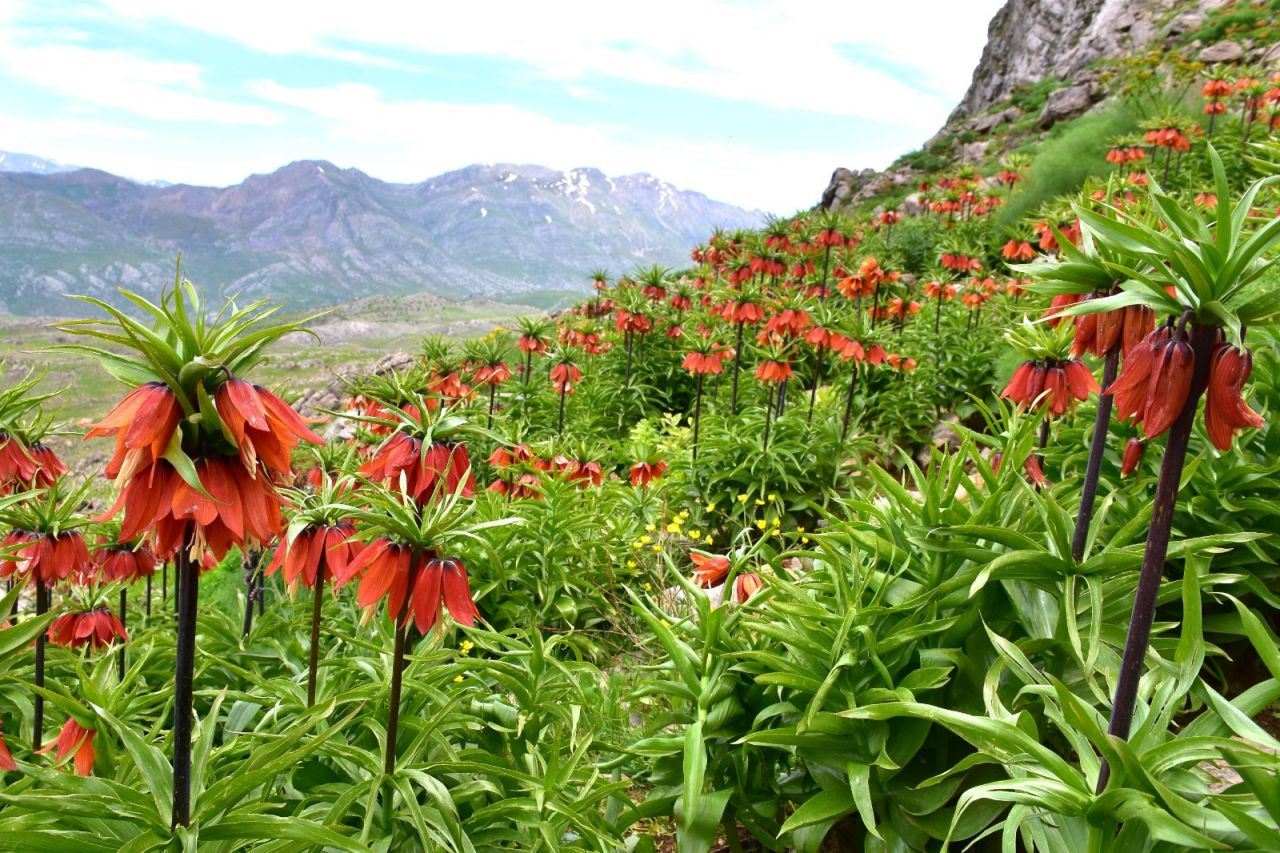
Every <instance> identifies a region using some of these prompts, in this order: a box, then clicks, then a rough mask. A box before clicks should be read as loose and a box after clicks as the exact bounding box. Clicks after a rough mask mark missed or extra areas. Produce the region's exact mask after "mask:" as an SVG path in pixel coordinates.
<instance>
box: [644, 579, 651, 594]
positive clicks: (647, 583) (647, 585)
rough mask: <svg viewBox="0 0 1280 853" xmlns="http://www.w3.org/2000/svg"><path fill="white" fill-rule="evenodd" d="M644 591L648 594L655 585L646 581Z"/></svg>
mask: <svg viewBox="0 0 1280 853" xmlns="http://www.w3.org/2000/svg"><path fill="white" fill-rule="evenodd" d="M644 589H645V592H648V591H649V590H651V589H653V584H651V583H649V582H648V581H645V582H644Z"/></svg>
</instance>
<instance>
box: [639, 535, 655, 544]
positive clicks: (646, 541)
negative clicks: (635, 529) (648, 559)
mask: <svg viewBox="0 0 1280 853" xmlns="http://www.w3.org/2000/svg"><path fill="white" fill-rule="evenodd" d="M652 541H653V539H651V538H650V537H648V536H641V537H640V544H641V545H648V544H649V543H650V542H652Z"/></svg>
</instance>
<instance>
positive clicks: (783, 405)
mask: <svg viewBox="0 0 1280 853" xmlns="http://www.w3.org/2000/svg"><path fill="white" fill-rule="evenodd" d="M786 410H787V380H785V379H783V380H782V381H781V382H779V383H778V417H782V413H783V412H785V411H786Z"/></svg>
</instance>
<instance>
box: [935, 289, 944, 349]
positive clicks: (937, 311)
mask: <svg viewBox="0 0 1280 853" xmlns="http://www.w3.org/2000/svg"><path fill="white" fill-rule="evenodd" d="M941 324H942V291H941V290H939V291H938V299H937V307H935V308H934V309H933V336H934V337H935V338H936V337H938V327H939V326H940V325H941Z"/></svg>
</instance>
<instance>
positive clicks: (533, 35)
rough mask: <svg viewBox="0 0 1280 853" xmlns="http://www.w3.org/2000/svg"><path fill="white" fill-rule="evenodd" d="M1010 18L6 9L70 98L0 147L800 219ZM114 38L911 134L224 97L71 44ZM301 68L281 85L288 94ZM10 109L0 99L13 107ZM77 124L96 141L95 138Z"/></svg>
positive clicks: (923, 117) (886, 13)
mask: <svg viewBox="0 0 1280 853" xmlns="http://www.w3.org/2000/svg"><path fill="white" fill-rule="evenodd" d="M1000 2H1001V0H960V2H953V1H949V0H893V2H889V3H881V2H875V3H872V2H867V0H820V2H806V3H789V2H782V0H779V2H762V0H744V1H743V2H730V0H653V2H651V3H649V4H647V5H646V6H645V7H644V8H642V9H641V8H634V9H632V8H624V7H621V6H616V5H614V4H602V3H599V2H592V3H587V2H585V0H565V2H551V3H542V4H537V3H528V2H527V0H525V2H515V1H514V0H489V2H486V3H484V4H474V3H472V4H447V5H446V4H442V3H431V2H427V3H423V2H416V0H415V2H393V0H364V2H362V3H360V4H358V5H352V4H349V3H335V2H314V0H313V2H306V3H303V2H298V0H271V1H270V2H262V1H261V0H253V2H250V0H222V2H220V3H218V4H205V3H189V4H181V3H173V2H172V0H99V2H98V4H97V5H75V6H68V7H66V9H65V10H60V11H59V13H58V17H57V20H56V24H54V25H48V26H42V25H41V24H40V23H38V22H40V21H42V20H45V19H47V17H48V16H47V14H46V13H45V10H44V9H43V8H41V7H39V6H37V5H35V4H34V3H27V4H25V5H24V4H22V3H21V2H20V0H0V85H4V84H8V83H9V82H10V81H12V82H15V83H17V84H18V85H21V86H39V87H43V88H44V89H46V90H48V91H52V92H56V93H58V94H60V95H62V96H63V98H61V99H50V100H49V102H48V105H47V107H45V108H43V109H42V111H43V112H44V113H45V114H47V115H50V116H52V117H53V118H52V119H51V120H50V121H47V122H39V121H32V120H31V116H27V117H26V118H25V119H24V120H22V121H21V123H17V122H10V121H7V120H5V118H4V117H3V116H2V115H0V127H3V129H4V131H5V136H4V138H3V140H0V141H2V142H3V144H4V145H5V147H6V148H14V149H19V150H22V149H25V150H27V151H30V152H31V153H35V154H42V155H46V156H55V157H58V158H59V159H62V160H65V161H70V162H79V163H87V164H91V165H94V166H100V167H102V168H106V169H108V170H111V171H114V172H117V173H119V174H125V175H130V176H135V177H140V178H165V179H168V180H175V181H188V182H193V183H211V184H228V183H235V182H238V181H239V180H241V179H242V178H243V177H244V176H245V175H246V174H248V173H250V172H262V171H270V170H272V169H274V168H276V167H278V166H279V165H281V164H283V163H286V162H288V161H290V160H296V159H302V158H322V159H329V160H332V161H334V162H335V163H338V164H339V165H342V166H356V167H359V168H361V169H363V170H365V171H367V172H369V173H370V174H373V175H375V176H377V177H379V178H384V179H387V180H397V181H418V180H422V179H424V178H426V177H429V176H431V175H434V174H438V173H439V172H441V171H446V170H448V169H453V168H458V167H461V166H464V165H467V164H469V163H475V162H498V161H512V160H515V161H519V162H537V163H541V164H544V165H547V166H551V167H554V168H561V169H564V168H570V167H575V166H597V167H599V168H601V169H603V170H605V171H606V172H609V173H611V174H621V173H628V172H637V171H646V172H651V173H653V174H655V175H658V176H659V177H662V178H663V179H665V180H668V181H671V182H672V183H675V184H677V185H679V186H682V187H687V188H693V189H697V190H699V191H702V192H705V193H706V194H707V195H708V196H710V197H712V198H717V199H721V200H724V201H730V202H734V203H737V204H742V205H744V206H750V207H762V208H765V209H770V210H774V211H778V212H786V211H789V210H791V209H793V208H795V207H798V206H802V205H808V204H811V203H812V202H814V201H815V200H816V195H817V192H818V191H819V190H820V189H821V188H822V186H824V184H825V182H826V179H827V177H828V175H829V174H830V170H831V169H832V168H833V167H834V166H836V165H841V164H844V165H850V166H858V167H862V166H883V165H885V164H887V163H888V162H889V161H890V160H891V159H892V158H893V156H895V155H896V154H900V153H902V148H903V147H904V146H902V145H901V144H899V142H900V140H901V139H902V138H904V137H905V138H907V139H911V140H917V139H923V138H924V137H925V136H927V135H928V133H930V132H932V131H933V130H934V129H936V128H937V127H938V125H939V124H941V122H942V121H943V119H944V118H945V117H946V115H947V113H948V112H949V111H950V109H951V108H952V106H953V105H954V103H955V102H956V101H957V100H958V99H959V97H960V95H961V94H962V93H963V91H964V88H965V87H966V86H967V84H968V79H969V74H968V70H967V69H968V68H969V67H971V66H972V64H973V63H974V62H976V60H977V57H978V53H979V51H980V48H981V45H982V43H983V35H984V33H985V28H986V22H987V19H988V18H989V16H990V14H991V13H993V12H994V11H995V9H996V8H997V7H998V6H999V5H1000ZM103 21H113V22H122V23H124V24H126V25H129V24H132V25H136V26H137V27H139V28H140V29H142V30H145V31H147V32H149V33H150V34H153V35H155V34H163V35H164V37H165V38H167V39H169V40H170V41H171V42H173V43H175V44H177V43H183V42H192V43H196V44H199V35H198V34H200V33H204V34H207V35H212V36H221V37H226V38H230V39H233V40H235V41H236V42H238V43H240V44H242V45H245V46H248V47H249V48H251V49H253V50H255V51H258V52H260V53H261V54H264V55H266V56H267V57H281V59H280V60H278V61H276V62H275V65H276V66H277V67H280V66H284V67H287V66H288V62H287V59H284V58H287V57H320V58H325V59H328V60H332V61H337V62H342V63H345V64H346V65H347V67H348V68H349V69H350V70H351V75H350V77H349V79H355V80H362V81H372V80H376V81H377V82H378V83H380V84H381V83H383V82H384V81H387V80H389V79H393V78H389V77H388V76H387V73H388V72H392V73H394V72H396V71H402V72H403V71H408V72H423V71H430V70H431V68H430V66H436V67H439V68H444V69H448V68H449V67H450V63H449V58H451V57H452V58H457V57H470V58H479V59H483V60H496V61H501V62H510V63H515V64H516V66H517V67H523V68H525V69H526V70H527V73H529V74H531V75H536V76H537V77H539V78H541V79H542V80H543V81H551V82H553V83H555V84H557V85H559V86H561V87H563V89H564V91H565V92H567V93H568V94H570V95H571V96H573V97H576V98H595V97H600V96H601V95H602V94H604V93H607V92H608V91H609V84H610V83H613V82H617V81H624V82H630V83H640V84H648V85H653V86H657V87H665V88H668V89H671V90H680V91H687V92H694V93H700V94H702V95H707V96H710V97H714V98H717V99H734V100H738V101H740V102H742V103H748V104H751V103H754V104H761V105H767V106H771V107H779V108H784V109H796V110H800V111H804V112H807V113H809V114H810V115H809V116H808V117H807V121H806V126H808V127H812V126H813V116H814V115H817V116H831V117H833V119H838V120H839V121H833V122H832V123H833V125H838V126H840V127H843V128H847V127H849V124H850V123H849V121H848V117H871V118H875V119H876V120H877V125H876V126H881V127H884V126H887V127H889V128H890V130H889V131H888V132H889V133H891V134H893V136H894V138H892V139H882V138H878V137H877V136H876V135H875V134H874V133H868V134H849V133H847V132H845V133H843V134H836V133H834V132H833V133H830V134H825V135H823V134H816V135H815V134H810V135H809V137H808V138H795V139H793V140H789V141H787V142H784V143H781V144H774V143H772V142H769V143H765V142H760V143H752V142H747V141H739V140H749V139H751V137H752V135H753V133H752V132H753V130H754V128H751V127H747V126H737V127H734V126H731V127H725V128H724V129H723V132H721V133H719V134H717V136H715V137H710V138H700V139H688V138H680V134H681V133H682V130H681V128H680V127H679V126H678V125H672V126H669V127H662V126H658V127H647V126H646V127H639V126H626V127H623V126H605V125H600V124H592V123H589V120H583V121H582V122H576V123H575V122H573V121H562V120H557V119H553V118H551V117H549V116H547V115H543V114H540V113H538V112H536V111H534V110H533V109H530V108H527V107H525V106H523V105H520V104H501V103H495V104H476V103H470V104H466V103H451V102H448V101H447V100H444V99H446V98H448V99H451V100H455V98H453V97H452V96H451V95H450V94H444V95H436V94H434V93H433V96H432V98H431V99H428V98H422V99H416V100H413V99H410V100H403V99H401V100H395V99H390V97H389V96H388V95H385V94H383V92H382V91H380V90H379V89H377V88H374V87H373V86H371V85H367V84H365V83H355V82H349V83H346V84H342V85H336V86H329V85H326V86H296V85H284V84H282V83H280V82H274V81H270V80H267V81H259V82H257V83H250V84H235V86H234V88H218V87H215V86H214V85H212V84H211V83H210V82H209V77H210V75H209V74H206V73H205V71H204V69H203V68H202V67H201V66H200V65H198V64H195V63H193V62H191V61H186V59H185V55H186V54H179V53H176V52H175V54H174V55H175V56H178V57H180V58H179V59H177V60H156V59H149V58H144V57H143V56H142V55H140V54H139V53H138V52H137V51H136V50H133V49H131V46H130V45H128V44H118V45H112V46H111V48H113V49H105V48H96V47H94V46H93V45H95V44H96V43H97V41H96V40H92V41H89V42H82V41H80V40H79V39H77V38H73V37H72V36H73V35H74V33H76V32H78V31H79V30H81V29H82V30H84V31H91V32H97V31H99V30H100V29H101V26H100V25H101V23H102V22H103ZM876 56H891V57H894V58H895V63H896V64H895V65H893V66H889V65H887V64H885V63H883V62H879V61H878V60H876V59H874V57H876ZM268 61H269V60H268ZM959 69H964V70H963V71H960V70H959ZM218 70H219V72H222V74H223V75H234V74H235V72H236V69H234V68H219V69H218ZM265 73H269V74H271V75H277V72H276V71H275V70H274V68H272V70H270V71H268V72H265ZM283 73H284V72H280V76H277V78H276V79H277V80H284V79H288V78H286V77H284V76H283ZM215 79H221V77H220V78H215ZM233 79H234V78H233ZM411 79H412V78H411ZM422 79H424V80H426V79H428V78H422ZM399 82H401V83H403V82H405V81H404V80H403V79H401V80H400V81H399ZM459 97H462V96H459ZM4 104H5V101H4V100H3V98H0V110H3V109H4V108H5V107H4ZM9 111H10V112H13V108H12V107H11V106H10V107H9ZM77 127H81V128H83V129H84V130H85V131H86V132H85V133H84V134H82V135H81V137H80V138H79V139H78V140H77V139H75V138H73V137H74V133H73V130H74V129H75V128H77ZM773 130H774V131H775V132H771V133H769V134H768V136H769V137H770V138H771V139H774V138H777V136H778V134H777V133H776V130H777V129H776V128H774V129H773Z"/></svg>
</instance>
